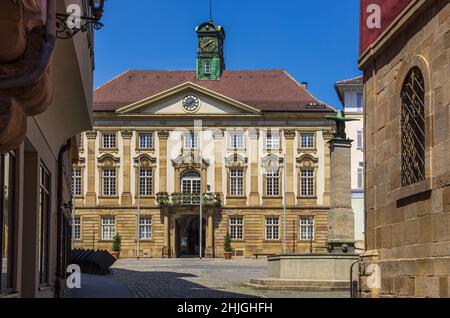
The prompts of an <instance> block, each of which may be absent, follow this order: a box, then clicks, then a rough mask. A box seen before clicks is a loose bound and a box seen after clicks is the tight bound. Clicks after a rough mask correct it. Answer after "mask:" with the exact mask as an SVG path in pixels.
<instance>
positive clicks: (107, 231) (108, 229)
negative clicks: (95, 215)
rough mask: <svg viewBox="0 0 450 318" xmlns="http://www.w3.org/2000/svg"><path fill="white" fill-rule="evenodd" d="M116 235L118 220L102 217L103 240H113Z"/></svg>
mask: <svg viewBox="0 0 450 318" xmlns="http://www.w3.org/2000/svg"><path fill="white" fill-rule="evenodd" d="M115 235H116V219H115V218H114V217H112V216H104V217H102V240H112V239H113V238H114V236H115Z"/></svg>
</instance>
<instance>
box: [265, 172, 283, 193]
mask: <svg viewBox="0 0 450 318" xmlns="http://www.w3.org/2000/svg"><path fill="white" fill-rule="evenodd" d="M279 195H280V171H279V170H276V169H270V170H268V171H267V173H266V196H269V197H277V196H279Z"/></svg>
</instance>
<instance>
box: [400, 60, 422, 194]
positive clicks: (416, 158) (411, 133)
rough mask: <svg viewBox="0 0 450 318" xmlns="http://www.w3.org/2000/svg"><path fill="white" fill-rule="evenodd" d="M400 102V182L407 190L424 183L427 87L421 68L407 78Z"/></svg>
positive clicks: (410, 73)
mask: <svg viewBox="0 0 450 318" xmlns="http://www.w3.org/2000/svg"><path fill="white" fill-rule="evenodd" d="M401 100H402V107H401V145H402V149H401V153H402V161H401V162H402V164H401V180H402V186H408V185H411V184H414V183H417V182H419V181H422V180H425V83H424V79H423V76H422V72H421V71H420V69H419V68H418V67H414V68H413V69H411V70H410V71H409V73H408V75H407V76H406V79H405V82H404V83H403V87H402V91H401Z"/></svg>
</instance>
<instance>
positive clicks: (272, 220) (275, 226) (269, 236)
mask: <svg viewBox="0 0 450 318" xmlns="http://www.w3.org/2000/svg"><path fill="white" fill-rule="evenodd" d="M279 239H280V219H279V218H278V217H268V218H266V240H279Z"/></svg>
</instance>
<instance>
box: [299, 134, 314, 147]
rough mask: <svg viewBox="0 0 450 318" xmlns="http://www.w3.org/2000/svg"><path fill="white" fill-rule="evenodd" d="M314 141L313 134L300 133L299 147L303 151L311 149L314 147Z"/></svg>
mask: <svg viewBox="0 0 450 318" xmlns="http://www.w3.org/2000/svg"><path fill="white" fill-rule="evenodd" d="M314 139H315V135H314V133H301V134H300V147H301V148H303V149H313V148H314V147H315V142H314Z"/></svg>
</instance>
